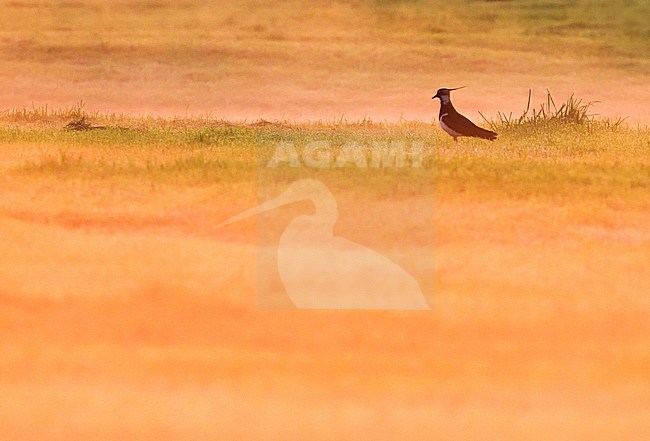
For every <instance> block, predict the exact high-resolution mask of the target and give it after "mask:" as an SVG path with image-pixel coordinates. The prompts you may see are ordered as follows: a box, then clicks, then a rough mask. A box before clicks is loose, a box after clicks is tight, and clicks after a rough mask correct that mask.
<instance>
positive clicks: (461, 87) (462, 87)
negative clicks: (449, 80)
mask: <svg viewBox="0 0 650 441" xmlns="http://www.w3.org/2000/svg"><path fill="white" fill-rule="evenodd" d="M466 87H467V86H460V87H456V88H455V89H449V90H458V89H464V88H466Z"/></svg>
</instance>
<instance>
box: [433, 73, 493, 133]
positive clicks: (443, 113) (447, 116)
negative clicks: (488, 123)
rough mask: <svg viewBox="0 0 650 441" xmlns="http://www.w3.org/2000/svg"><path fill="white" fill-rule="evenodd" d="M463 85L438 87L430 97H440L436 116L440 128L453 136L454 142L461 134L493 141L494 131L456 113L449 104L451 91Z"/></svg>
mask: <svg viewBox="0 0 650 441" xmlns="http://www.w3.org/2000/svg"><path fill="white" fill-rule="evenodd" d="M463 87H465V86H463ZM463 87H456V88H455V89H447V88H442V89H438V91H437V92H436V94H435V95H434V96H433V97H432V98H431V99H435V98H440V114H439V116H438V121H440V127H442V130H444V131H445V132H447V133H449V134H450V135H451V136H453V137H454V141H456V142H458V138H459V137H461V136H469V137H475V138H483V139H489V140H490V141H494V140H495V139H497V134H496V133H494V132H492V131H490V130H485V129H482V128H480V127H479V126H477V125H476V124H474V123H473V122H471V121H470V120H469V119H467V118H465V117H464V116H463V115H461V114H460V113H458V111H457V110H456V109H455V108H454V105H453V104H451V94H450V93H451V91H452V90H458V89H462V88H463Z"/></svg>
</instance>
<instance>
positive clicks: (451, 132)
mask: <svg viewBox="0 0 650 441" xmlns="http://www.w3.org/2000/svg"><path fill="white" fill-rule="evenodd" d="M447 115H449V114H448V113H443V114H442V115H440V120H439V121H440V127H442V130H444V131H445V132H447V133H449V134H450V135H451V136H453V137H454V138H456V137H458V136H462V135H461V134H460V133H458V132H455V131H453V130H451V129H450V128H449V126H447V124H445V122H444V121H443V119H444V117H445V116H447Z"/></svg>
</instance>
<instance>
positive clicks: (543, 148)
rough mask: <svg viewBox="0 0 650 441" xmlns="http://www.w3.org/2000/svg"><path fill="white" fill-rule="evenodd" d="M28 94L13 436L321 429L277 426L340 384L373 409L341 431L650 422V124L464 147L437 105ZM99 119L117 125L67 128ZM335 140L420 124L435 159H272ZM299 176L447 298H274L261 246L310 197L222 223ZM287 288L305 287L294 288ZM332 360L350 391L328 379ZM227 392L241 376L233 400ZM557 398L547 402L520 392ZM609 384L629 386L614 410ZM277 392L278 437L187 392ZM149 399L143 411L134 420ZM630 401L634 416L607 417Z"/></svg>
mask: <svg viewBox="0 0 650 441" xmlns="http://www.w3.org/2000/svg"><path fill="white" fill-rule="evenodd" d="M32 112H33V113H30V111H20V112H14V111H9V112H4V113H3V114H2V115H3V116H2V120H0V158H1V159H0V168H1V170H2V173H1V174H0V184H1V185H0V201H1V202H0V244H1V245H0V261H1V262H3V263H2V264H1V265H0V286H1V287H2V288H1V289H0V298H1V300H2V308H0V321H1V322H2V323H3V329H5V331H4V332H3V333H2V334H1V335H0V343H2V344H1V345H0V347H2V348H6V349H3V350H4V351H5V352H4V355H3V357H1V358H0V360H1V361H0V373H2V375H1V376H0V378H3V380H1V382H2V385H1V386H2V387H1V388H0V390H2V393H1V394H2V395H3V397H4V398H5V399H4V400H2V402H9V401H10V402H12V403H15V404H16V403H18V404H20V405H19V406H16V405H12V406H10V407H7V406H5V407H2V405H0V420H1V421H3V423H2V424H3V426H4V427H7V428H8V429H7V430H8V432H7V433H9V434H10V435H11V437H12V438H20V437H21V436H23V437H24V435H25V434H31V435H33V436H34V437H37V435H38V434H39V433H42V430H43V428H46V429H47V430H48V431H52V433H54V432H57V433H61V434H63V435H62V436H61V438H67V437H78V436H82V435H87V437H93V438H96V437H94V436H93V434H96V433H98V430H99V429H98V428H101V431H102V433H105V434H107V435H106V439H109V438H116V437H117V438H129V439H150V437H149V435H148V433H149V432H150V431H155V432H156V433H157V434H160V433H163V434H166V435H165V436H169V437H173V435H174V434H178V433H182V434H183V435H187V434H190V435H192V436H196V437H198V438H200V436H201V434H205V433H215V434H216V433H219V434H223V433H226V434H227V435H228V436H227V437H228V438H229V439H244V438H245V439H255V438H261V437H263V438H268V433H269V431H272V432H274V433H278V434H288V433H290V432H291V431H292V430H299V431H300V433H301V434H313V435H314V436H316V435H317V434H316V432H315V431H314V429H313V428H310V427H307V426H305V427H298V428H295V427H293V426H291V427H292V428H289V429H288V428H286V426H284V425H282V427H280V426H278V424H279V423H278V421H280V422H282V421H288V419H290V418H294V417H295V415H296V414H298V415H300V416H301V418H312V419H317V418H319V415H322V414H323V413H327V412H329V411H330V410H328V409H332V406H334V403H336V404H335V407H337V408H338V407H340V406H341V405H343V406H360V407H361V408H363V409H365V411H367V412H370V414H369V415H368V416H366V417H359V416H357V415H356V414H354V413H352V414H351V415H350V416H342V417H341V418H340V421H339V424H337V425H336V427H333V428H328V429H324V431H319V434H320V435H322V436H323V437H325V438H329V439H338V438H342V437H343V438H345V437H348V436H353V437H354V436H356V435H359V436H362V433H361V432H364V433H366V434H367V433H371V434H372V435H373V438H375V439H381V438H382V435H381V433H380V432H379V431H377V430H376V429H375V426H377V425H379V426H381V423H382V422H383V423H385V421H384V419H383V418H382V421H379V419H377V418H378V417H375V416H373V415H374V412H375V410H376V409H377V408H378V407H377V406H379V405H381V406H383V408H384V409H388V410H387V412H388V413H389V414H390V415H391V417H390V418H391V421H392V422H391V424H393V425H395V427H397V429H396V430H399V431H402V430H404V427H406V426H409V424H410V423H413V424H415V423H417V424H415V425H414V426H409V427H414V428H417V429H413V430H415V431H416V432H417V433H415V438H421V439H428V438H429V437H430V436H431V434H432V433H435V434H439V435H440V436H441V437H443V438H445V437H451V438H454V439H463V438H471V434H470V432H469V431H468V430H470V429H468V427H471V428H472V429H471V430H474V429H473V428H480V429H481V430H482V432H489V433H492V434H494V435H495V436H497V435H502V434H504V433H507V434H508V436H509V438H512V439H529V438H530V437H531V435H532V434H534V433H539V431H540V430H542V429H545V428H548V427H551V426H552V427H555V429H554V430H556V433H560V434H565V435H567V436H568V437H573V438H576V437H578V438H579V437H581V436H583V435H585V434H586V435H589V437H590V439H598V438H599V437H601V438H603V439H612V438H616V439H619V438H621V437H623V438H625V437H626V436H627V434H628V433H634V436H636V435H637V434H638V428H639V427H645V426H643V425H644V424H645V423H644V421H645V419H644V417H643V415H644V414H643V413H642V412H641V411H640V410H639V409H642V408H643V403H641V402H640V401H639V399H638V397H639V395H638V394H636V392H634V393H631V392H629V391H630V390H638V389H639V388H644V387H646V386H647V377H646V375H645V372H646V371H647V369H646V368H647V366H646V364H647V363H646V361H645V358H644V357H645V353H644V352H643V350H639V349H637V348H642V347H643V341H644V339H645V336H647V334H648V328H647V320H646V315H647V314H646V310H647V302H646V301H645V298H646V296H645V293H646V292H648V290H650V274H649V273H648V267H647V262H648V256H649V255H650V230H649V229H648V225H650V218H649V216H648V213H650V205H649V202H648V201H650V198H648V195H649V194H650V178H648V177H649V176H650V146H649V145H648V143H649V140H650V134H649V133H648V129H646V128H633V127H629V126H627V125H626V124H620V125H604V124H592V123H589V124H567V123H561V122H560V121H555V122H554V123H553V124H538V123H536V124H533V125H526V124H519V125H511V126H507V127H506V126H504V127H502V129H503V130H502V132H501V133H500V137H499V139H498V140H497V141H496V142H494V143H487V142H482V141H481V140H474V139H463V140H462V141H461V142H460V143H458V144H457V143H454V142H453V141H452V140H451V138H449V137H448V136H447V135H446V134H444V133H443V132H442V131H440V130H439V129H438V128H437V127H435V126H434V127H432V125H431V124H428V123H424V122H417V121H402V122H401V123H374V122H372V121H369V120H365V121H359V122H356V123H355V122H352V123H349V122H345V121H336V122H319V123H291V122H288V121H284V122H275V123H269V122H268V121H267V122H264V121H253V122H227V121H223V120H218V119H210V118H202V119H183V118H176V119H167V120H166V119H153V118H145V119H141V118H134V117H128V116H123V115H105V114H83V115H79V114H78V113H77V112H76V110H70V109H68V111H67V113H66V112H56V111H55V112H52V111H51V110H48V114H47V115H46V114H45V111H44V110H39V109H34V110H33V111H32ZM80 116H81V117H87V118H88V120H87V121H88V122H89V123H90V124H92V125H104V126H106V128H105V129H102V130H83V131H70V130H66V129H65V128H64V126H65V125H66V124H67V122H69V118H70V119H74V118H78V117H80ZM314 140H320V141H325V142H327V143H329V144H330V145H331V147H332V150H333V153H334V154H337V153H338V152H340V150H341V149H342V148H343V147H344V146H345V145H347V144H351V143H354V144H355V145H357V146H359V148H360V149H361V150H362V151H364V152H366V153H368V154H369V152H370V149H371V147H372V145H373V143H377V142H384V143H390V142H394V141H402V142H405V143H411V142H420V143H422V144H423V145H424V146H425V151H426V153H427V157H426V159H425V161H424V162H423V167H422V168H408V167H407V168H403V169H390V168H379V169H373V168H370V167H369V168H366V169H358V168H355V167H351V166H347V167H343V168H330V169H322V170H321V169H309V168H300V169H292V168H291V167H286V166H285V167H279V168H277V169H273V170H269V169H267V168H265V167H263V166H264V164H266V163H267V161H268V159H269V158H270V157H271V155H272V154H273V151H274V148H275V147H276V146H277V144H278V143H280V142H290V143H293V144H294V145H295V146H296V148H298V150H299V151H300V150H302V149H303V148H304V147H305V146H306V145H307V144H308V143H309V142H312V141H314ZM260 166H262V167H260ZM299 177H315V178H318V179H321V180H322V181H323V182H325V183H326V184H327V185H328V187H329V188H330V190H331V191H332V192H333V193H334V194H335V196H336V198H337V201H338V208H339V213H340V216H339V220H338V223H337V225H336V227H335V231H336V234H337V235H340V236H343V237H347V238H350V239H352V240H355V241H357V242H359V243H362V244H365V245H367V246H370V247H372V248H374V249H376V250H379V251H381V252H382V253H384V254H385V255H387V256H389V257H390V258H392V259H394V260H395V261H397V262H399V263H400V264H401V265H402V266H403V267H404V268H407V269H408V270H409V271H410V272H411V273H412V274H414V275H416V277H418V279H419V280H420V281H421V283H422V287H423V290H425V292H426V293H427V296H428V299H429V301H430V302H431V304H432V306H433V309H432V311H431V312H430V313H429V314H427V315H426V316H419V315H412V314H398V313H384V314H377V313H374V314H370V313H363V312H340V313H331V312H330V313H321V312H309V311H277V310H276V311H264V310H257V309H255V307H254V304H255V291H256V286H257V282H256V279H255V273H256V272H259V271H267V270H268V268H265V267H260V262H259V260H258V259H256V249H257V248H256V246H259V244H260V241H262V242H263V243H265V244H266V243H267V241H268V243H269V244H270V245H273V243H274V242H273V241H274V240H277V237H278V236H279V234H280V233H281V231H282V228H283V227H284V226H285V225H286V223H287V222H289V220H290V219H291V218H293V217H295V216H296V215H299V214H304V213H308V212H310V210H312V208H310V205H308V204H305V203H302V204H295V205H294V206H290V207H286V208H284V209H282V210H278V211H277V213H276V217H274V218H270V219H269V218H264V217H260V218H258V219H249V220H246V221H241V222H238V223H235V224H232V225H229V226H227V227H222V228H217V227H216V225H218V223H220V222H221V221H223V220H224V219H227V218H228V217H230V216H232V215H234V214H237V213H239V212H241V211H243V210H245V209H248V208H250V207H252V206H254V205H255V204H256V203H257V202H258V198H259V199H261V200H266V199H268V198H269V197H271V196H274V195H276V194H278V193H279V192H281V191H282V190H283V189H284V188H286V185H287V184H288V183H289V182H291V181H293V180H295V179H297V178H299ZM256 226H257V228H260V229H259V230H258V229H256ZM431 250H434V251H435V253H433V254H431V253H432V251H431ZM426 255H428V256H430V258H429V259H426V258H423V256H426ZM432 263H433V266H431V264H432ZM253 268H254V269H255V271H253V270H252V269H253ZM262 273H263V274H267V273H266V272H262ZM276 277H277V275H273V276H272V277H270V278H269V280H270V283H272V284H273V283H277V281H276V282H273V281H274V280H275V278H276ZM271 300H272V302H274V305H275V306H278V305H284V306H290V305H288V304H287V302H286V299H285V298H284V297H283V296H282V295H281V293H280V294H278V295H276V296H275V297H274V298H273V299H271ZM280 319H281V322H282V323H284V324H288V325H287V326H288V327H285V326H278V323H279V322H278V320H280ZM289 327H290V328H291V330H289ZM52 329H54V330H56V332H51V330H52ZM387 330H390V331H387ZM25 347H29V348H31V349H30V352H29V354H31V355H29V354H27V353H23V352H24V348H25ZM312 358H313V359H312ZM260 360H262V361H263V363H262V365H260ZM459 366H460V368H459ZM18 367H21V368H20V369H19V368H18ZM80 372H83V374H80ZM306 372H308V373H306ZM36 376H38V380H36ZM332 378H334V379H335V380H334V381H335V382H337V381H341V382H343V383H342V384H341V385H339V386H336V387H340V388H342V391H340V392H339V391H335V392H332V390H331V387H332ZM37 383H38V385H37ZM159 383H160V384H164V385H163V386H161V385H159ZM249 383H250V384H254V385H255V386H254V387H253V389H254V390H251V389H248V388H247V387H246V386H244V384H249ZM343 390H345V391H346V392H343ZM224 391H235V392H236V395H237V400H238V401H237V402H238V403H239V404H238V406H237V409H235V410H233V408H232V405H231V404H229V403H232V401H231V398H227V399H226V398H224V395H223V394H224V393H225V392H224ZM568 391H572V392H575V394H573V395H572V394H568ZM235 392H232V393H235ZM350 393H352V394H353V395H354V396H356V397H361V396H363V397H365V398H351V397H349V395H348V394H350ZM228 394H230V392H228ZM314 394H315V395H314ZM316 395H318V396H316ZM433 395H435V396H437V397H438V398H436V403H438V404H437V405H436V406H435V407H434V408H429V407H428V406H430V404H428V403H430V402H431V401H430V397H431V396H433ZM540 395H543V396H545V397H546V398H545V400H544V402H543V403H537V404H529V405H526V406H523V405H522V404H521V400H532V399H533V398H532V397H535V396H540ZM228 396H230V395H228ZM388 396H390V397H391V398H390V399H386V398H385V397H388ZM595 396H599V397H602V398H603V399H606V400H607V403H613V404H611V405H607V406H604V405H603V406H600V405H598V406H596V405H594V400H593V397H595ZM107 397H109V398H110V399H114V400H116V401H118V402H121V403H122V404H120V405H119V406H118V407H115V406H113V405H112V404H111V402H110V401H107V399H108V398H107ZM111 397H112V398H111ZM635 397H636V398H635ZM152 398H155V400H154V401H153V402H151V401H149V400H151V399H152ZM233 399H234V397H233ZM382 400H385V401H382ZM547 400H551V402H552V403H553V404H552V405H553V408H554V409H556V410H557V411H558V412H561V414H562V415H565V416H564V417H562V418H561V419H560V420H559V421H558V420H556V419H555V418H553V419H552V421H551V420H549V418H548V416H547V412H548V406H549V404H548V402H547ZM270 401H273V402H274V403H276V405H275V407H274V409H275V411H274V412H275V413H274V415H267V414H266V413H263V414H262V415H261V416H259V415H258V416H257V421H258V423H259V424H261V426H260V427H263V428H264V433H263V434H262V433H261V432H260V431H259V430H258V429H256V428H250V429H246V430H245V434H244V435H242V430H243V429H242V427H241V425H240V424H239V423H237V420H231V419H225V420H220V421H219V423H218V424H217V426H218V427H214V428H213V429H210V427H212V426H210V424H208V420H206V419H204V418H203V416H202V415H204V413H203V412H199V411H196V412H195V411H187V410H186V409H189V408H190V407H192V406H196V405H197V403H201V406H203V407H204V408H205V411H206V412H208V413H212V412H215V413H219V414H221V415H226V414H227V415H233V412H234V414H236V415H238V418H244V419H246V418H249V417H253V416H255V415H257V413H258V412H259V411H260V409H263V408H264V406H266V405H267V404H268V402H270ZM493 401H495V402H493ZM497 401H498V403H496V402H497ZM53 402H57V403H59V405H58V406H56V407H54V408H52V406H51V403H53ZM144 402H147V403H148V404H147V405H148V406H149V407H148V409H149V411H148V413H147V414H146V415H144V416H141V417H139V418H138V420H137V421H135V420H133V421H132V422H131V423H128V424H127V423H124V418H127V419H128V418H131V417H130V416H128V415H134V414H136V413H137V412H138V410H139V408H140V405H141V404H142V403H144ZM190 402H191V403H193V404H192V405H190V404H189V403H190ZM277 403H280V404H277ZM378 403H383V404H378ZM178 406H181V407H182V408H183V409H184V410H183V411H182V412H180V411H179V410H178ZM278 406H280V407H278ZM453 406H456V407H460V408H461V409H463V411H464V412H470V413H472V414H473V415H474V417H472V423H471V424H469V423H467V421H466V420H465V419H464V418H461V417H452V418H451V420H450V419H448V417H446V418H447V419H446V423H445V424H442V421H441V420H440V421H439V418H441V417H439V415H441V414H444V412H442V411H441V410H440V408H444V409H448V408H452V407H453ZM438 407H440V408H438ZM192 408H193V407H192ZM315 408H316V409H319V410H313V411H312V410H310V409H315ZM61 409H63V410H61ZM86 409H90V411H86ZM422 409H428V410H427V416H422V417H415V416H414V415H417V412H418V411H422ZM429 410H430V412H429ZM64 411H65V412H72V411H74V412H80V413H78V415H80V416H79V420H78V423H77V424H75V425H74V426H73V425H69V424H67V423H66V421H67V420H66V419H65V418H63V417H61V418H59V417H58V416H61V415H62V414H63V413H64ZM441 412H442V413H441ZM122 413H126V414H127V416H125V417H124V418H122V417H119V418H118V416H119V415H121V414H122ZM181 413H182V414H183V415H185V416H184V417H183V418H182V419H181V420H178V421H176V420H174V421H171V422H170V420H169V417H168V416H169V415H170V414H172V415H180V414H181ZM43 415H54V416H55V417H56V418H54V419H48V417H47V416H43ZM431 415H432V416H431ZM612 415H614V416H615V417H616V418H619V419H621V421H624V422H623V423H621V424H620V425H607V426H606V427H605V426H603V427H600V426H599V423H598V422H599V421H606V420H607V419H608V418H612ZM513 420H516V421H520V423H519V424H520V425H519V426H518V427H519V429H516V430H515V429H512V428H511V424H510V423H508V421H513ZM34 421H39V422H40V423H39V425H38V427H36V426H34V425H33V424H28V423H32V422H34ZM468 424H469V426H468ZM256 427H258V426H256ZM595 427H600V429H599V430H597V431H596V429H594V428H595ZM632 428H634V429H632ZM471 430H470V431H471ZM158 437H159V436H158V435H156V438H158ZM288 437H290V436H288Z"/></svg>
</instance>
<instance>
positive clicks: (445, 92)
mask: <svg viewBox="0 0 650 441" xmlns="http://www.w3.org/2000/svg"><path fill="white" fill-rule="evenodd" d="M463 87H466V86H462V87H456V88H454V89H447V88H446V87H443V88H442V89H438V91H437V92H436V94H435V95H434V96H433V97H431V99H436V98H440V101H441V102H443V103H448V102H449V100H450V98H449V96H450V92H451V91H452V90H458V89H462V88H463Z"/></svg>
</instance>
